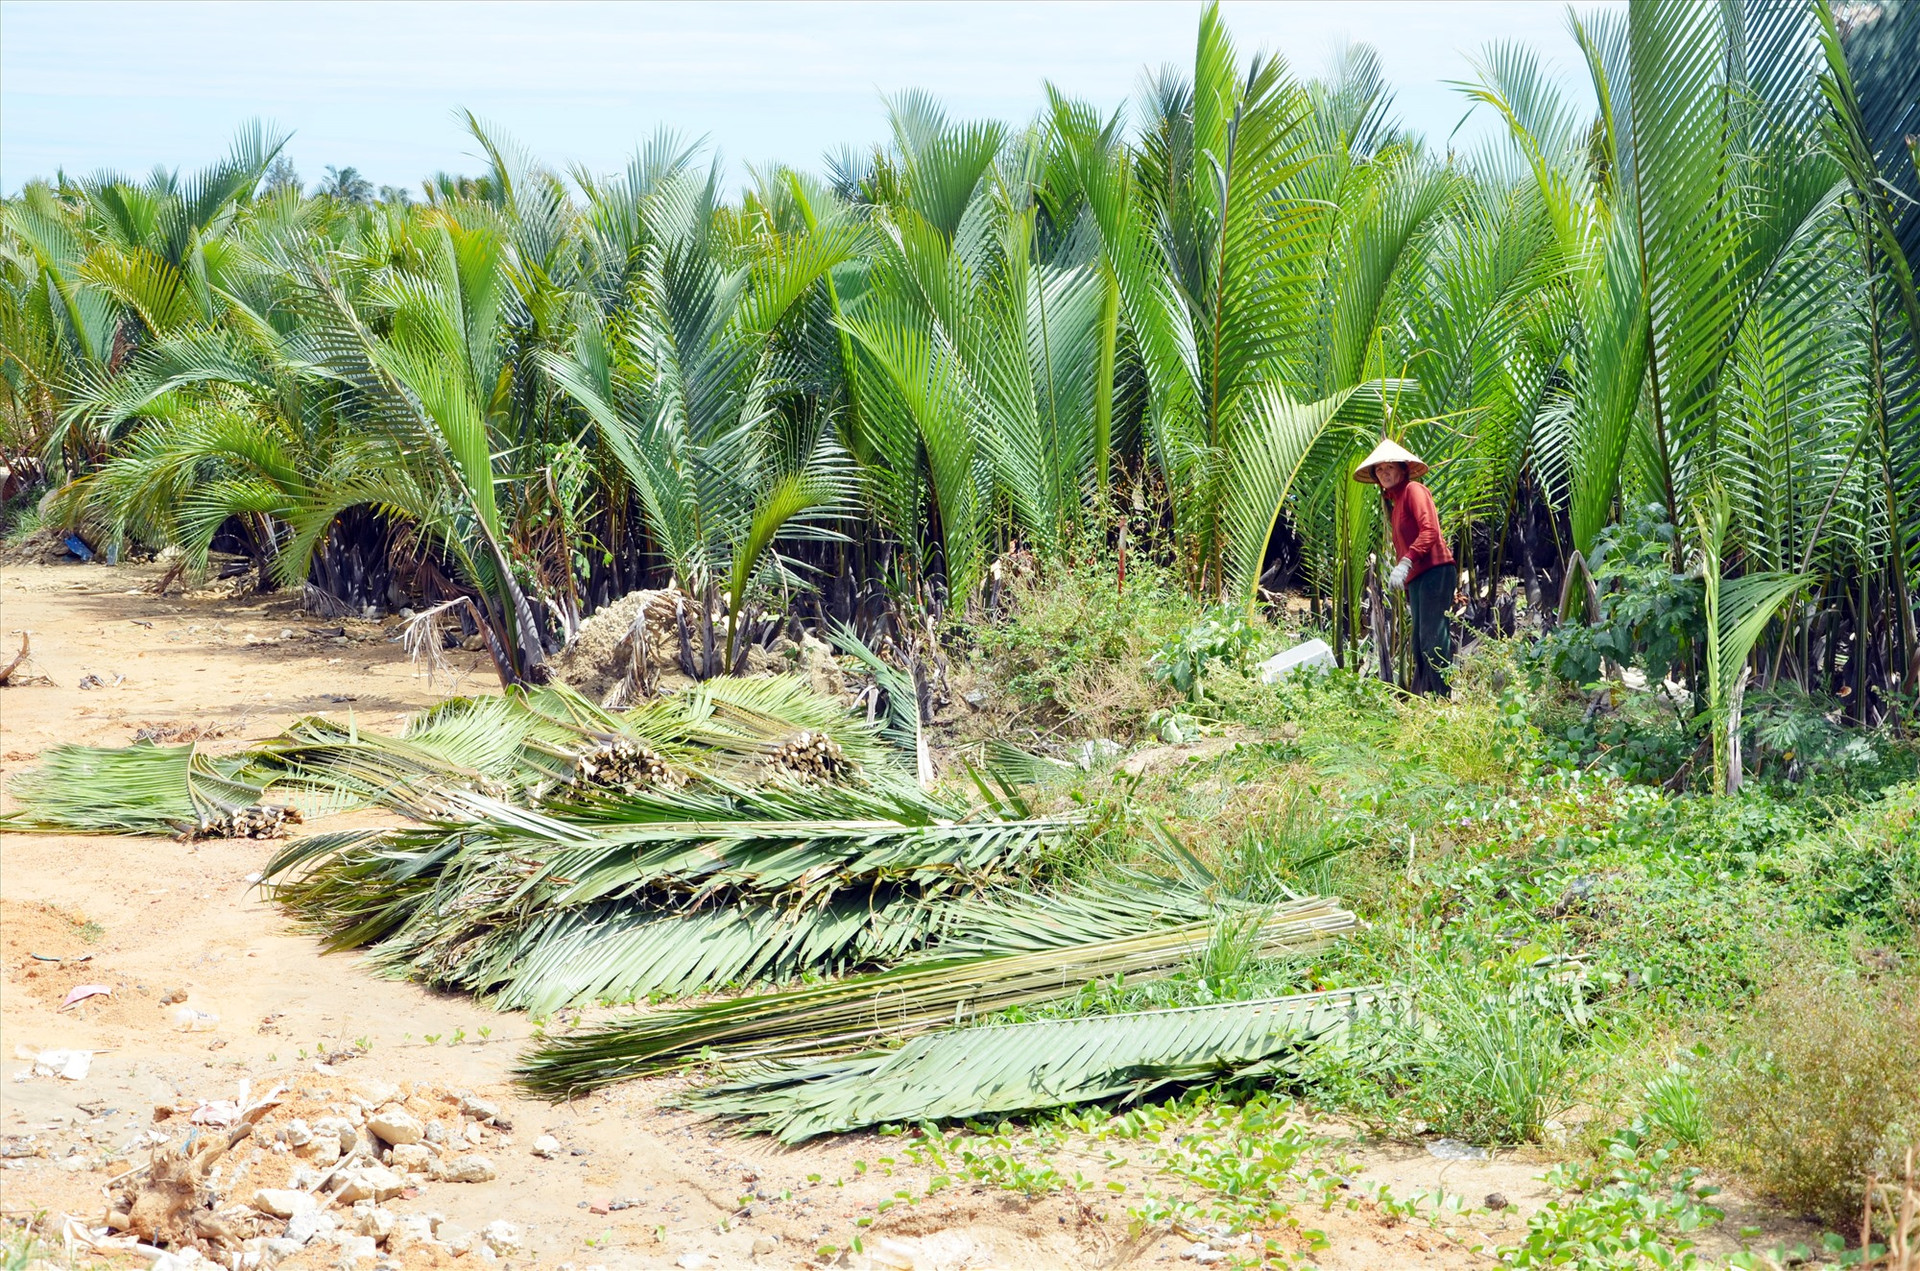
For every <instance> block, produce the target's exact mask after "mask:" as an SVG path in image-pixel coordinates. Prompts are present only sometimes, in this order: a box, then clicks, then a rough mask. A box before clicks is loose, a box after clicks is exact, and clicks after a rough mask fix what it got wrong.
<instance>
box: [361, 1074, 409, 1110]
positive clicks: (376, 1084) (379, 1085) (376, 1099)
mask: <svg viewBox="0 0 1920 1271" xmlns="http://www.w3.org/2000/svg"><path fill="white" fill-rule="evenodd" d="M353 1093H354V1094H356V1095H358V1096H359V1097H360V1098H362V1099H364V1100H366V1104H367V1106H368V1107H369V1108H377V1107H379V1106H380V1105H381V1104H383V1103H392V1102H394V1101H395V1100H396V1099H398V1098H399V1097H400V1087H399V1086H396V1085H394V1084H393V1083H392V1082H391V1081H381V1080H379V1079H377V1078H374V1077H367V1078H365V1079H363V1080H361V1081H359V1082H356V1083H355V1084H354V1087H353Z"/></svg>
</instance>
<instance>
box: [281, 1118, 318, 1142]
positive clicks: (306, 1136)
mask: <svg viewBox="0 0 1920 1271" xmlns="http://www.w3.org/2000/svg"><path fill="white" fill-rule="evenodd" d="M285 1131H286V1136H287V1146H288V1147H305V1146H306V1145H307V1144H309V1143H311V1142H313V1130H312V1128H311V1127H309V1126H308V1125H307V1123H306V1122H305V1121H302V1120H301V1119H300V1118H299V1117H295V1118H294V1119H293V1120H291V1121H289V1122H287V1124H286V1126H285Z"/></svg>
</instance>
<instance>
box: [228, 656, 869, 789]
mask: <svg viewBox="0 0 1920 1271" xmlns="http://www.w3.org/2000/svg"><path fill="white" fill-rule="evenodd" d="M798 736H806V737H808V738H809V739H810V741H809V746H810V747H811V749H812V751H815V752H819V754H818V756H816V757H810V758H808V759H807V760H806V762H805V765H804V766H805V767H806V768H807V770H808V771H809V772H810V773H813V774H815V775H832V776H836V777H837V776H841V775H844V774H846V773H848V772H850V771H852V770H854V769H862V770H864V769H866V768H871V769H872V775H873V778H874V779H875V780H877V781H879V782H880V783H882V784H887V783H888V778H887V774H886V772H885V771H884V765H885V764H886V761H887V753H886V748H885V747H884V746H883V745H881V744H880V743H879V742H878V741H877V740H876V739H875V737H874V735H873V731H872V730H871V729H869V728H867V727H866V726H865V725H864V724H863V723H861V722H860V721H858V720H856V719H855V718H853V716H851V715H850V714H849V713H848V712H847V710H846V708H845V707H843V706H842V705H841V704H840V703H838V702H836V701H834V700H833V699H831V698H825V697H822V696H820V695H819V694H817V693H815V692H814V691H813V690H812V689H811V688H810V687H809V686H808V685H807V684H806V682H805V681H804V680H800V679H797V678H796V677H792V676H785V677H771V678H766V679H756V680H714V681H711V682H709V683H706V684H700V685H695V686H693V687H691V688H689V689H687V690H685V691H684V692H681V693H678V694H675V695H673V696H672V697H667V698H661V699H658V700H655V701H651V702H648V703H646V704H645V705H644V706H642V707H640V708H638V709H636V710H633V711H630V712H625V713H622V714H617V715H616V714H614V713H612V712H609V711H607V710H605V709H604V708H602V707H599V706H596V705H594V704H593V703H592V702H590V701H588V700H587V699H586V698H584V697H582V696H581V695H580V694H578V693H576V692H574V691H573V690H572V689H568V688H563V687H557V686H556V687H550V688H538V689H521V688H515V689H510V690H508V691H507V692H506V693H503V694H501V695H500V696H497V697H474V698H455V699H453V700H450V701H447V702H443V703H441V704H440V705H439V706H436V707H434V708H433V709H431V710H428V711H425V712H422V713H421V714H420V715H418V716H415V717H414V718H413V719H412V720H411V721H409V723H408V725H407V727H406V729H405V731H404V732H402V734H401V735H400V736H398V737H388V736H384V735H381V734H377V733H369V732H364V731H362V730H361V729H360V728H359V727H358V726H357V725H356V724H354V723H353V722H352V721H351V720H349V721H347V722H345V723H341V722H337V721H334V720H331V719H325V718H321V717H312V718H308V719H302V720H299V721H297V722H296V723H294V724H293V725H292V726H291V727H290V728H288V729H287V731H286V732H285V733H283V734H282V735H281V736H280V737H278V738H275V739H274V740H273V741H270V742H268V743H266V744H265V745H264V746H262V747H261V748H260V758H261V762H262V763H263V765H265V766H266V767H267V768H268V769H269V770H271V771H272V772H273V773H274V774H275V776H276V777H277V779H278V780H279V781H280V782H281V783H283V784H285V785H288V786H290V787H296V788H301V789H308V790H316V791H325V792H333V793H338V794H343V795H348V796H352V797H355V798H358V799H361V800H364V801H366V802H369V803H377V804H380V805H382V806H385V807H389V808H392V809H394V810H395V811H398V812H402V813H405V814H406V815H408V816H412V817H415V818H417V819H420V820H434V819H437V818H440V817H444V816H447V815H449V814H452V813H453V812H454V809H455V808H456V807H457V806H458V804H459V803H460V800H461V799H462V798H463V797H464V796H467V795H470V794H481V795H485V796H488V797H491V798H495V799H503V800H508V801H511V802H514V803H521V804H527V803H538V802H540V801H541V800H542V799H543V798H545V797H547V796H549V795H555V797H558V798H559V799H560V800H562V801H563V802H564V801H566V800H568V799H571V798H572V797H573V796H575V795H576V794H579V793H581V792H582V791H590V790H591V788H592V787H596V786H602V785H612V786H614V787H616V788H617V787H622V786H626V785H628V784H632V785H634V786H635V787H646V786H658V785H668V786H673V785H680V784H683V783H684V782H686V781H687V780H690V779H692V778H695V777H698V776H702V775H709V776H713V777H715V778H718V779H720V780H723V781H729V782H751V781H753V780H756V779H759V778H760V777H762V776H764V770H765V765H766V764H767V763H768V762H769V761H775V762H777V761H778V760H779V758H780V756H781V755H782V754H783V753H784V749H783V748H786V747H788V746H789V745H790V744H791V743H792V742H793V741H794V740H795V738H796V737H798ZM629 759H633V760H635V761H636V762H635V764H633V765H629V764H628V760H629ZM609 760H611V766H612V767H613V768H614V769H615V770H616V772H617V773H620V774H624V775H617V776H613V777H612V779H611V780H601V779H598V777H599V775H600V774H602V773H604V771H605V769H606V768H607V767H608V766H609ZM629 767H631V768H632V771H631V772H628V771H627V769H628V768H629ZM608 775H612V774H608ZM583 776H584V777H585V778H586V780H584V781H583V780H581V778H582V777H583ZM643 776H644V777H645V779H644V780H642V779H640V778H641V777H643ZM894 784H897V781H895V782H894Z"/></svg>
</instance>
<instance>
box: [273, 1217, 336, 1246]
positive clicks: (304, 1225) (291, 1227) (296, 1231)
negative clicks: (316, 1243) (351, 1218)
mask: <svg viewBox="0 0 1920 1271" xmlns="http://www.w3.org/2000/svg"><path fill="white" fill-rule="evenodd" d="M339 1225H340V1220H339V1219H337V1218H335V1217H334V1216H333V1215H332V1214H330V1213H328V1212H327V1211H326V1210H324V1209H309V1210H305V1211H303V1212H301V1213H297V1214H295V1215H294V1216H293V1221H292V1222H290V1223H288V1224H287V1232H286V1238H287V1239H288V1240H291V1241H293V1242H294V1243H295V1244H297V1245H304V1244H309V1243H311V1242H312V1241H313V1239H314V1237H316V1236H323V1235H325V1234H326V1233H328V1232H330V1231H332V1230H333V1229H334V1228H336V1227H338V1226H339Z"/></svg>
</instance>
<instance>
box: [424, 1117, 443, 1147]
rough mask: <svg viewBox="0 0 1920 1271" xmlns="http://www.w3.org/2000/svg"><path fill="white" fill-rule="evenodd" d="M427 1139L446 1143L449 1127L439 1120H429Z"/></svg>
mask: <svg viewBox="0 0 1920 1271" xmlns="http://www.w3.org/2000/svg"><path fill="white" fill-rule="evenodd" d="M426 1141H427V1142H429V1143H434V1144H440V1143H445V1142H446V1141H447V1127H446V1126H444V1125H441V1124H440V1123H439V1122H438V1121H429V1122H427V1134H426Z"/></svg>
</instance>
